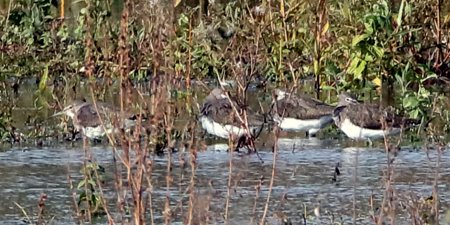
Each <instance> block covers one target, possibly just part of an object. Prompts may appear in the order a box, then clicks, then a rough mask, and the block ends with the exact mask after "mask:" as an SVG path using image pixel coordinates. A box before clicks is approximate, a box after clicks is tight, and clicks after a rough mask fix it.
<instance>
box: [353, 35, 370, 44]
mask: <svg viewBox="0 0 450 225" xmlns="http://www.w3.org/2000/svg"><path fill="white" fill-rule="evenodd" d="M367 37H368V36H367V34H361V35H358V36H356V37H354V38H353V40H352V47H355V46H356V45H357V44H358V43H359V42H361V41H364V40H365V39H366V38H367Z"/></svg>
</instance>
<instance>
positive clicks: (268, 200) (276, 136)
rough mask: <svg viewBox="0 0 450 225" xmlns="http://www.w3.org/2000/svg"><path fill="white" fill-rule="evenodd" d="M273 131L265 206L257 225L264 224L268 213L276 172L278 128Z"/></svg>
mask: <svg viewBox="0 0 450 225" xmlns="http://www.w3.org/2000/svg"><path fill="white" fill-rule="evenodd" d="M273 131H274V136H275V142H274V145H273V158H272V174H271V176H270V181H269V190H268V192H267V198H266V204H265V205H264V212H263V215H262V217H261V221H260V223H259V224H260V225H264V224H265V220H266V216H267V212H268V211H269V202H270V197H271V195H272V188H273V183H274V182H275V170H276V161H277V154H278V138H279V133H280V131H279V127H278V126H275V127H274V129H273Z"/></svg>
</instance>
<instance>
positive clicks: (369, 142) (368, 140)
mask: <svg viewBox="0 0 450 225" xmlns="http://www.w3.org/2000/svg"><path fill="white" fill-rule="evenodd" d="M367 144H368V146H369V147H373V142H372V140H370V138H367Z"/></svg>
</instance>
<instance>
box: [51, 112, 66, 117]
mask: <svg viewBox="0 0 450 225" xmlns="http://www.w3.org/2000/svg"><path fill="white" fill-rule="evenodd" d="M63 114H64V111H61V112H57V113H55V114H53V115H52V116H51V117H54V116H60V115H63Z"/></svg>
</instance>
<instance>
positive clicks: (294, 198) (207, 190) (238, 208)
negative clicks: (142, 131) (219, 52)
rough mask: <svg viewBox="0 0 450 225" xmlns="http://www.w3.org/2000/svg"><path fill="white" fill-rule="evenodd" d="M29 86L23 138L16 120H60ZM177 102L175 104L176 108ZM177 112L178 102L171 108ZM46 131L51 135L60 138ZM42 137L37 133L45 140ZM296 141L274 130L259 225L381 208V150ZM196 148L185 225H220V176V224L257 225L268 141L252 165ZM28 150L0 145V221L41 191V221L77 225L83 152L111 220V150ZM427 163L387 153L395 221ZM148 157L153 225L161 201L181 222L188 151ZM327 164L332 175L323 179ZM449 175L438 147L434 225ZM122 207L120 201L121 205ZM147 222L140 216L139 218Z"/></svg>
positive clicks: (367, 218)
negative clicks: (99, 177)
mask: <svg viewBox="0 0 450 225" xmlns="http://www.w3.org/2000/svg"><path fill="white" fill-rule="evenodd" d="M33 85H34V84H33V82H30V83H24V84H23V87H22V88H21V89H20V90H19V95H18V96H16V97H15V98H13V102H12V104H13V105H14V108H13V112H14V113H13V118H12V119H13V122H14V125H15V126H16V127H17V128H18V129H19V130H20V131H23V132H24V133H26V134H27V132H29V131H28V130H27V129H33V124H32V123H28V124H26V123H25V122H24V121H26V120H28V118H29V117H32V118H37V120H36V121H38V122H39V121H41V123H42V126H45V127H48V130H52V128H55V127H54V126H55V125H56V124H57V123H58V122H60V120H59V119H57V118H52V117H49V116H50V115H52V114H53V113H54V112H53V110H52V109H45V108H42V109H39V108H37V107H34V105H35V97H33V96H34V95H33V93H34V92H35V87H34V86H33ZM113 91H114V90H112V92H113ZM77 95H78V96H83V95H86V91H84V92H83V91H79V92H77ZM193 95H194V96H196V99H197V100H198V101H199V103H201V101H202V99H203V98H204V97H205V93H204V92H201V91H198V90H196V91H195V92H194V94H193ZM10 96H11V95H10ZM109 96H111V98H109V99H110V100H114V96H115V95H114V94H109ZM256 96H258V100H260V101H262V102H263V103H264V104H265V105H268V104H269V103H270V93H269V92H265V93H256V92H255V90H254V89H251V91H250V94H249V99H250V100H251V101H250V103H251V104H252V106H253V107H258V105H259V102H258V101H256ZM71 97H73V96H71ZM115 97H117V95H116V96H115ZM180 103H181V104H184V102H182V101H180ZM195 103H196V102H195V101H194V104H195ZM183 107H185V105H183V106H181V107H180V109H183ZM185 115H186V117H184V116H185ZM177 121H181V123H182V125H184V124H186V123H187V122H188V121H189V118H188V117H187V113H180V117H179V118H177ZM198 129H200V128H198ZM54 130H56V131H52V132H53V133H54V132H60V131H58V129H54ZM330 130H333V129H330ZM52 132H50V131H48V132H47V133H48V134H49V135H50V136H51V135H52ZM302 137H304V134H295V133H293V134H286V133H283V134H282V138H280V139H279V140H278V143H277V146H278V148H277V149H278V154H277V155H276V166H275V172H274V174H275V176H274V185H273V188H272V192H271V196H270V201H269V208H268V210H269V211H268V214H267V219H266V220H267V222H268V224H282V223H281V218H288V219H289V220H291V221H292V223H293V224H302V221H303V218H302V214H303V213H305V212H306V220H307V221H308V223H307V224H319V223H320V224H331V221H332V218H334V221H335V222H341V223H342V224H350V223H353V220H355V221H356V224H373V222H372V219H371V211H372V209H371V207H370V205H369V200H370V197H371V196H372V195H373V198H374V207H375V208H376V207H379V206H380V205H381V201H382V200H383V196H384V191H385V184H386V182H385V179H386V174H387V171H388V169H387V155H386V153H385V152H384V150H383V148H382V146H383V143H381V142H375V143H374V144H375V145H374V146H375V147H374V148H368V147H365V145H364V143H360V142H352V141H348V139H347V138H344V136H343V135H342V134H339V133H337V132H334V133H333V132H330V131H329V130H326V131H323V132H321V133H320V134H319V136H318V138H302ZM198 141H199V142H200V144H202V143H203V142H204V143H206V145H207V146H206V148H203V147H199V151H198V154H197V160H196V168H195V179H194V181H195V183H194V190H195V198H194V200H195V201H194V207H193V208H194V215H197V216H204V217H203V218H198V217H194V220H193V221H194V222H193V224H200V222H199V221H205V220H206V218H207V221H208V222H207V223H208V224H221V223H224V213H225V204H226V200H227V195H228V188H227V187H228V182H229V178H230V177H231V180H230V194H229V204H230V205H229V209H228V210H229V212H228V221H229V222H228V224H259V220H260V218H261V217H262V214H263V211H264V206H265V203H266V199H267V195H268V193H269V182H270V178H271V176H272V168H273V167H272V160H273V157H274V153H273V152H272V149H273V148H272V146H273V137H272V135H271V134H270V133H265V134H262V136H261V137H260V138H259V140H258V143H257V144H258V146H259V156H260V158H258V157H257V155H255V154H251V155H247V154H245V151H244V152H241V153H236V152H234V153H232V154H230V153H228V152H227V148H228V147H227V145H226V141H223V140H214V139H212V138H210V137H206V139H205V140H203V139H202V138H199V139H198ZM32 143H33V142H32V141H31V142H28V143H27V144H26V147H20V145H18V144H16V145H13V146H12V147H11V146H3V147H2V148H1V150H0V174H1V175H2V179H0V202H2V203H3V204H2V205H0V215H2V216H0V224H27V223H26V222H25V221H27V219H26V217H27V216H26V215H25V214H24V213H23V212H22V210H21V209H20V208H19V207H18V206H17V205H16V204H15V203H17V204H18V205H20V206H21V207H23V208H24V210H25V212H26V213H27V214H28V216H29V217H31V219H32V220H33V219H35V217H36V215H37V212H38V201H39V197H40V195H41V194H45V195H47V200H46V202H45V218H46V220H49V221H51V222H49V224H76V223H78V222H77V217H76V213H75V212H76V210H75V209H74V207H73V205H74V200H73V197H72V194H73V193H72V192H73V191H75V192H76V190H73V189H70V183H69V181H72V182H73V185H74V186H75V187H76V185H77V184H78V182H79V181H80V180H81V179H82V178H83V177H82V173H81V172H80V169H81V168H82V167H83V164H84V161H85V159H86V158H90V155H92V159H93V160H95V161H97V162H98V163H99V164H100V165H102V166H103V167H105V169H106V174H105V184H103V188H104V194H105V197H106V199H107V202H108V208H109V210H111V213H112V215H113V217H114V218H115V220H116V221H120V217H119V215H118V213H117V206H116V205H115V203H116V202H117V199H116V191H115V189H114V159H113V154H112V150H111V147H109V146H107V145H106V144H97V145H94V146H91V147H90V148H89V150H88V151H87V152H85V150H84V149H83V146H82V144H81V143H80V142H76V143H74V144H71V143H67V142H61V141H56V140H52V139H51V138H50V139H48V138H47V139H45V140H44V143H43V146H44V147H40V148H39V147H36V146H33V145H32ZM30 146H31V147H30ZM356 146H360V147H356ZM86 153H87V155H86ZM436 158H437V152H436V150H430V151H429V152H428V154H427V153H426V152H425V151H424V150H422V149H416V148H413V147H408V146H404V147H402V150H401V151H400V152H399V153H398V155H397V156H396V158H395V160H394V162H393V164H392V166H393V168H394V173H393V182H392V185H393V188H394V190H395V195H396V197H397V200H398V201H400V202H402V203H403V205H402V207H404V208H402V207H398V211H397V213H396V221H395V224H411V219H410V216H409V215H408V211H409V210H410V209H409V207H410V206H411V204H410V203H409V202H411V201H412V200H411V199H416V198H417V199H419V198H427V197H429V196H430V195H431V194H432V191H433V182H434V179H435V176H436V175H435V174H436V171H437V170H436V169H435V161H436ZM169 159H170V162H171V163H172V170H171V171H170V173H168V172H167V163H168V161H169ZM181 159H184V161H182V160H181ZM230 159H232V168H231V173H230ZM149 160H150V161H151V162H152V165H153V166H152V178H151V179H152V189H151V196H152V205H153V207H152V210H153V213H154V218H153V220H154V221H155V224H161V223H163V222H164V216H163V211H164V205H165V203H166V199H167V198H166V197H167V196H168V197H169V198H168V199H169V205H170V208H171V210H172V213H173V215H172V216H171V222H172V223H173V224H183V222H184V221H186V218H187V215H188V212H189V211H188V206H189V194H188V193H189V192H188V187H189V185H190V184H191V177H192V169H191V166H190V164H189V162H190V159H189V154H187V153H185V152H182V151H180V152H177V153H174V154H170V155H169V154H168V153H165V154H163V155H160V156H156V155H151V156H149ZM183 162H184V164H183ZM336 166H338V168H339V170H340V172H341V175H340V176H337V178H336V181H333V174H334V171H335V167H336ZM168 175H170V177H171V178H172V179H173V181H172V182H171V183H170V184H169V187H167V182H166V177H167V176H168ZM449 175H450V153H449V151H448V150H445V151H443V153H442V155H441V165H440V169H439V176H438V192H439V196H440V203H441V205H440V213H441V217H440V218H441V221H442V222H443V223H447V220H445V218H444V217H445V215H444V214H445V213H446V211H447V210H448V209H449V206H450V202H449V199H450V188H449V187H448V184H449V183H450V176H449ZM69 178H70V179H69ZM261 181H262V186H261V192H260V193H259V195H258V197H256V196H257V194H258V193H257V192H256V187H257V186H258V184H259V183H260V182H261ZM149 191H150V189H147V190H146V191H145V192H144V195H145V196H148V195H149V194H150V192H149ZM75 194H76V193H75ZM78 194H79V193H78ZM128 198H130V194H128ZM75 201H77V199H76V200H75ZM131 202H132V201H131V199H128V203H129V204H131ZM318 206H320V217H317V216H315V214H314V208H316V207H318ZM147 218H150V215H149V214H147ZM444 221H445V222H444ZM93 223H94V224H107V221H106V218H105V217H100V218H96V219H95V220H94V222H93Z"/></svg>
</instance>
